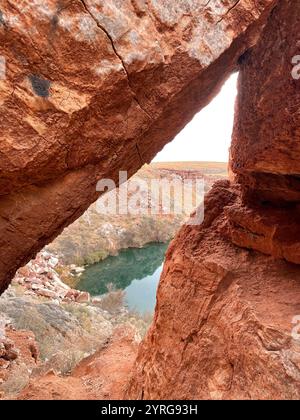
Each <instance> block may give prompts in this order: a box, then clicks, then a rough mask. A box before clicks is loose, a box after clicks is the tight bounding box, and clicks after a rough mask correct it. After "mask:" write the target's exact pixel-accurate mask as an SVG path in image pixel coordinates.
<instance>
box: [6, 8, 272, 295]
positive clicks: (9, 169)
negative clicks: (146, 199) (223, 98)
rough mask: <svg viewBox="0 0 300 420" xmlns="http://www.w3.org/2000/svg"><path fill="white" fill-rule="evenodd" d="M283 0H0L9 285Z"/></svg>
mask: <svg viewBox="0 0 300 420" xmlns="http://www.w3.org/2000/svg"><path fill="white" fill-rule="evenodd" d="M275 3H276V1H275V0H260V1H259V2H258V1H256V0H239V1H228V0H214V1H208V2H207V1H200V0H199V1H192V0H185V1H181V2H177V1H171V2H165V1H163V0H159V1H157V0H156V1H154V0H151V1H143V0H139V1H137V0H131V1H130V0H124V1H122V2H120V1H117V0H107V1H105V2H97V1H96V0H74V1H72V2H68V1H59V2H57V1H56V0H43V1H42V0H37V1H34V2H33V1H32V0H23V1H20V2H14V3H12V2H11V1H9V0H2V1H1V5H0V45H1V47H0V56H1V77H0V107H1V110H0V112H1V117H2V118H1V122H0V132H1V142H0V144H1V146H0V195H1V197H0V291H3V290H4V289H5V288H6V287H7V285H8V283H9V281H10V280H11V278H12V277H13V275H14V273H15V271H16V269H17V268H18V267H20V266H22V265H24V264H25V263H26V262H28V261H29V260H30V259H31V258H32V257H33V256H34V255H35V254H36V252H37V251H38V250H40V249H41V248H42V247H43V246H44V245H45V244H46V243H48V242H50V241H51V240H52V239H53V238H54V237H55V236H57V235H58V234H59V233H60V232H61V231H62V229H63V228H64V227H65V226H66V225H68V224H69V223H71V222H72V221H74V220H75V219H77V218H78V217H79V216H80V215H81V214H82V213H83V212H84V210H86V209H87V207H88V206H89V205H90V204H91V203H92V202H93V201H94V200H95V199H96V198H97V194H98V193H97V192H96V183H97V180H99V179H100V178H102V177H105V178H106V177H110V178H113V179H116V178H117V172H118V170H119V169H123V170H126V169H127V170H128V171H129V175H131V174H133V173H134V172H136V171H137V169H139V168H140V167H141V165H142V164H143V163H145V162H149V161H150V160H151V159H152V158H153V156H154V155H155V154H156V152H158V151H159V150H160V149H161V148H162V147H163V145H164V144H166V143H167V142H168V141H170V140H171V139H172V138H173V137H174V135H175V134H177V132H178V131H179V130H181V129H182V128H183V126H184V125H185V124H186V123H187V122H188V121H190V120H191V118H192V117H193V116H194V114H195V113H196V112H197V111H199V110H200V109H201V108H202V107H203V106H204V105H206V104H207V103H208V102H209V100H210V99H211V98H212V97H213V96H214V95H215V94H216V93H217V92H218V90H219V88H220V86H221V84H222V82H223V81H224V80H225V79H226V77H227V76H228V75H229V74H230V72H232V71H233V70H235V69H236V65H237V62H238V60H239V58H240V57H241V56H242V55H243V54H244V52H245V51H246V50H247V49H249V47H251V46H253V45H254V44H255V43H256V41H257V38H258V36H259V34H260V32H261V30H262V28H263V24H264V22H265V20H266V18H267V17H268V15H269V13H270V10H271V8H272V7H273V6H274V4H275ZM5 64H6V66H5ZM4 70H5V71H4ZM199 158H201V157H199Z"/></svg>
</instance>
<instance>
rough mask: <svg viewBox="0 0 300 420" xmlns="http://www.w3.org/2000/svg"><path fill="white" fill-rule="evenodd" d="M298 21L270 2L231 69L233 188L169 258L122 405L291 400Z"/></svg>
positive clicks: (299, 367)
mask: <svg viewBox="0 0 300 420" xmlns="http://www.w3.org/2000/svg"><path fill="white" fill-rule="evenodd" d="M299 20H300V6H299V3H298V2H293V1H290V0H282V1H280V2H279V3H278V6H277V7H276V8H274V10H273V11H272V13H271V15H270V18H269V21H268V24H267V25H266V27H265V29H264V32H263V34H262V37H261V38H260V40H259V42H258V43H257V45H256V46H255V47H254V48H253V49H252V50H251V51H250V52H247V53H246V54H245V55H244V56H243V57H242V58H241V60H240V65H241V73H240V78H239V96H238V100H237V106H236V117H235V127H234V134H233V145H232V148H231V168H232V177H231V178H232V181H231V183H226V182H225V183H224V182H222V183H218V184H216V185H215V187H214V188H213V190H212V191H211V192H210V193H209V195H208V196H207V197H206V205H205V220H204V223H203V224H202V225H201V226H192V227H191V226H186V227H184V228H182V230H181V231H180V232H179V234H178V236H177V237H176V239H175V240H174V241H173V243H172V245H171V247H170V249H169V251H168V254H167V260H166V264H165V268H164V271H163V275H162V278H161V282H160V286H159V290H158V301H157V307H156V312H155V320H154V323H153V325H152V327H151V330H150V332H149V334H148V336H147V338H146V340H145V341H144V343H143V345H142V347H141V348H140V351H139V356H138V359H137V362H136V366H135V371H134V373H133V376H132V378H131V380H130V383H129V385H128V390H127V394H126V396H127V397H129V398H144V399H173V398H174V399H299V398H300V364H299V363H300V358H299V356H300V353H299V351H300V339H299V334H298V332H299V328H297V322H298V321H299V319H300V317H299V314H300V305H299V298H300V282H299V279H300V266H299V263H300V242H299V238H300V217H299V216H300V213H299V211H300V202H299V192H300V188H299V175H300V174H299V157H298V155H299V144H300V143H299V140H300V138H299V122H300V121H299V113H298V104H299V99H300V97H299V86H300V85H299V78H298V79H297V77H295V75H296V76H297V72H296V70H297V68H295V63H297V60H296V59H295V56H296V54H297V52H298V49H299V43H298V42H297V41H298V37H297V34H298V23H299ZM299 61H300V60H299ZM299 61H298V63H299ZM298 69H299V68H298ZM295 72H296V73H295ZM295 325H296V327H295ZM298 327H299V325H298Z"/></svg>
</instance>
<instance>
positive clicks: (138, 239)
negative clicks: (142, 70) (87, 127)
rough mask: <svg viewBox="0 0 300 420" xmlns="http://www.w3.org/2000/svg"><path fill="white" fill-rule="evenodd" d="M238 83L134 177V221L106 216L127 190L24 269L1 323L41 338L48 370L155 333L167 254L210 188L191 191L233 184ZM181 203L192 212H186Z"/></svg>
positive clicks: (37, 83)
mask: <svg viewBox="0 0 300 420" xmlns="http://www.w3.org/2000/svg"><path fill="white" fill-rule="evenodd" d="M31 81H32V86H33V88H34V89H35V90H36V91H37V94H39V95H41V96H47V89H48V84H47V81H44V80H42V79H40V78H37V77H32V79H31ZM236 81H237V74H234V75H233V76H231V77H230V78H229V79H228V80H227V82H226V83H225V85H224V86H223V88H222V90H221V91H220V93H219V95H218V96H217V97H216V98H215V99H214V100H213V101H212V102H211V103H210V104H209V105H208V106H207V107H206V108H205V109H203V110H202V111H201V112H200V113H198V114H197V115H196V116H195V117H194V119H193V120H192V121H191V122H190V124H188V125H187V126H186V127H185V129H184V130H183V131H182V132H181V133H179V134H178V136H177V137H176V138H175V139H174V140H173V141H172V142H171V143H170V144H168V145H167V146H166V147H165V148H164V149H163V150H162V151H161V152H160V153H159V154H158V155H157V156H156V158H155V159H154V160H153V162H152V163H151V164H150V165H145V166H144V167H143V168H142V169H141V170H140V171H139V172H138V173H137V174H136V175H134V177H133V178H132V180H133V181H134V182H135V183H137V184H134V185H133V187H132V186H130V187H129V188H128V192H127V200H128V202H127V212H126V213H125V214H120V212H119V211H118V209H117V211H112V212H108V213H106V214H105V213H104V212H103V206H104V205H106V204H107V203H109V202H110V200H111V197H113V194H114V193H116V191H117V194H118V190H113V191H111V192H109V193H107V194H105V195H104V198H102V199H101V200H102V201H101V203H100V205H99V203H95V204H93V205H92V206H91V207H90V208H89V209H88V211H87V212H86V213H85V214H84V215H83V216H82V217H81V218H80V219H78V220H77V221H76V222H75V223H74V224H73V225H71V226H69V227H68V228H66V229H65V231H64V232H63V233H62V235H60V236H59V237H58V238H57V239H56V240H55V241H54V242H53V243H51V244H50V245H48V246H47V247H46V249H45V250H43V251H42V252H41V253H40V254H39V255H38V256H37V258H36V260H34V261H32V262H31V263H29V264H28V265H27V266H26V267H23V268H22V269H20V270H19V272H18V274H17V275H16V278H15V280H14V282H13V284H12V286H11V287H10V288H9V290H8V291H7V292H6V293H5V294H4V295H3V296H2V297H1V298H0V312H1V314H2V315H3V316H7V318H9V319H11V320H12V322H13V323H14V326H15V327H16V328H20V329H26V330H30V331H33V333H34V334H35V337H36V339H37V342H38V346H39V348H40V351H41V358H42V360H43V361H44V362H45V363H46V365H47V366H46V367H47V369H48V368H49V369H51V368H55V369H57V370H59V371H61V372H63V373H68V372H69V371H70V370H72V369H73V367H74V365H77V364H78V362H79V361H80V360H82V359H83V358H84V357H86V355H87V354H89V353H92V352H93V351H95V348H98V347H99V346H101V343H105V342H106V341H107V339H108V338H109V337H110V335H111V330H112V325H113V326H114V327H115V325H119V324H120V325H124V323H128V322H129V323H130V324H131V325H133V327H134V328H136V329H137V330H138V332H139V333H140V335H141V336H143V335H144V334H145V332H146V331H147V329H148V327H149V325H150V323H151V321H152V317H153V312H154V308H155V302H156V290H157V285H158V282H159V278H160V274H161V272H162V267H163V262H164V256H165V252H166V250H167V247H168V244H169V242H170V240H171V239H172V238H173V237H174V235H175V234H176V232H177V231H178V230H179V229H180V226H181V225H182V224H183V223H184V222H185V221H186V220H187V219H188V217H189V215H190V213H191V212H192V211H193V209H194V208H195V207H196V206H197V205H199V204H201V202H202V200H203V191H202V189H201V188H202V187H201V188H200V190H199V191H198V189H196V190H195V189H194V187H191V186H190V185H189V184H188V182H187V183H185V181H190V180H192V181H193V182H194V181H195V180H198V179H199V180H200V181H201V183H200V185H201V186H202V185H204V191H205V192H206V191H208V190H209V188H210V187H211V186H212V184H213V183H214V182H215V181H216V180H218V179H220V178H225V177H227V164H228V154H229V153H228V149H229V146H230V140H231V132H232V125H233V117H234V103H235V97H236ZM156 182H165V184H166V185H167V188H169V190H167V193H165V190H164V189H162V187H161V184H159V185H160V187H159V194H158V196H157V194H156V192H157V191H156V192H155V191H154V193H153V191H152V189H151V188H150V186H151V185H152V184H154V185H155V183H156ZM176 182H177V184H176ZM203 182H204V184H203ZM124 185H128V184H124ZM137 185H138V186H137ZM178 185H179V187H180V188H182V189H181V190H180V193H179V194H178V190H177V188H178ZM193 185H194V184H193ZM122 188H123V187H121V189H122ZM121 189H120V191H121ZM182 197H184V200H183V201H184V207H183V208H182V207H181V206H179V205H178V202H179V201H180V200H182ZM117 200H118V196H117ZM181 204H182V203H181ZM186 205H187V208H186ZM104 207H105V206H104ZM136 208H138V211H137V213H135V211H136ZM8 299H9V301H8ZM0 327H1V326H0ZM66 331H67V334H66ZM79 336H80V338H78V337H79ZM66 337H69V338H66ZM74 337H75V338H76V339H74ZM75 342H76V343H77V344H76V346H75V345H74V343H75Z"/></svg>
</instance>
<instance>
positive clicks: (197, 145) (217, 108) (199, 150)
mask: <svg viewBox="0 0 300 420" xmlns="http://www.w3.org/2000/svg"><path fill="white" fill-rule="evenodd" d="M237 77H238V75H237V73H236V74H234V75H232V76H231V77H230V79H228V80H227V82H226V83H225V85H224V86H223V88H222V91H221V92H220V93H219V95H218V96H217V97H216V98H215V99H214V100H213V101H212V102H211V103H210V104H209V105H208V106H207V107H206V108H204V109H203V110H202V111H201V112H199V114H197V115H196V116H195V117H194V119H193V121H191V122H190V123H189V124H188V125H187V126H186V127H185V128H184V130H182V131H181V133H179V134H178V135H177V137H175V139H174V140H173V141H172V142H171V143H169V144H167V145H166V146H165V148H164V149H163V150H162V151H161V152H160V153H159V154H158V155H157V156H156V158H155V159H154V162H176V161H195V160H196V161H213V162H227V161H228V154H229V153H228V149H229V146H230V141H231V134H232V127H233V116H234V103H235V98H236V94H237Z"/></svg>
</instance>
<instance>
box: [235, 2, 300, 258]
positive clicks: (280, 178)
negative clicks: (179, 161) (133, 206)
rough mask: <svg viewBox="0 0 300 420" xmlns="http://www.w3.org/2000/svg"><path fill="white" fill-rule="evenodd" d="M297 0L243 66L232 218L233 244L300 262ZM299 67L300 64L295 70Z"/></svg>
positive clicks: (282, 8) (285, 5) (273, 20)
mask: <svg viewBox="0 0 300 420" xmlns="http://www.w3.org/2000/svg"><path fill="white" fill-rule="evenodd" d="M299 18H300V4H299V2H292V1H290V0H282V1H281V2H279V4H278V6H277V7H276V8H274V10H273V11H272V15H271V16H270V19H269V21H268V24H267V25H266V26H265V29H264V31H263V33H262V36H261V38H260V40H259V42H258V43H257V45H256V46H255V47H254V48H253V50H252V51H251V53H249V54H246V56H245V59H244V60H243V62H242V64H241V71H240V79H239V94H238V101H237V108H236V117H235V126H234V132H233V144H232V147H231V160H232V161H231V167H232V170H233V172H234V173H235V174H236V176H235V180H236V181H237V182H238V183H239V184H240V189H241V194H240V198H239V199H238V202H237V203H236V205H235V206H233V207H232V208H231V209H230V210H229V211H228V212H227V217H228V224H227V234H228V237H229V238H230V240H231V241H232V242H233V243H235V244H236V245H239V246H242V247H246V248H250V249H255V250H258V251H260V252H263V253H266V254H269V255H273V256H274V257H276V258H284V259H286V260H287V261H290V262H293V263H296V264H300V225H299V220H300V131H299V127H300V116H299V115H300V114H299V112H298V104H299V103H300V80H299V78H300V73H299V62H300V57H299V51H300V44H299V42H298V38H297V36H298V22H299ZM296 63H298V65H296Z"/></svg>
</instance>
